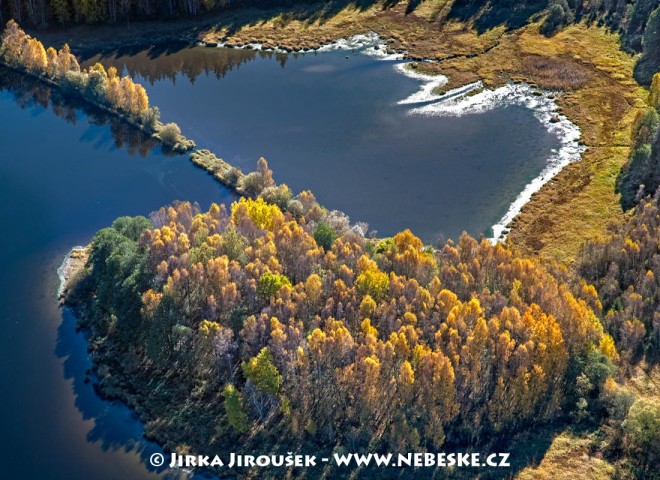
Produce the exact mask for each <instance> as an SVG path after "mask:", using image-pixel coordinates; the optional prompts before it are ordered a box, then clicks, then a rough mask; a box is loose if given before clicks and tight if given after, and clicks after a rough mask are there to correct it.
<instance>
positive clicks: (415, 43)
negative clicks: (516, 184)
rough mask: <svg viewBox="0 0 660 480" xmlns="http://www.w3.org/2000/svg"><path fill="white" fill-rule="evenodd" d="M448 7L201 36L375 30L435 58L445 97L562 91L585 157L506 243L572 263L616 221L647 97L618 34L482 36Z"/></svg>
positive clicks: (270, 21) (306, 17) (222, 26)
mask: <svg viewBox="0 0 660 480" xmlns="http://www.w3.org/2000/svg"><path fill="white" fill-rule="evenodd" d="M452 3H453V2H450V1H442V0H437V1H436V0H427V1H425V2H422V4H421V5H420V6H419V7H418V8H417V9H416V10H415V11H414V12H413V13H410V14H407V15H406V5H405V4H398V5H395V6H394V7H392V8H390V9H387V10H383V9H382V8H381V6H380V5H374V6H372V7H370V8H367V9H360V8H356V7H353V6H347V7H345V8H341V9H338V10H336V11H333V10H332V8H331V7H329V6H327V7H326V9H325V10H323V9H322V10H321V11H320V13H319V12H318V11H317V12H316V14H315V15H312V14H311V11H312V10H314V9H313V8H312V7H309V8H307V9H305V8H301V9H297V10H291V11H289V12H285V13H282V12H275V11H273V12H264V11H244V12H239V13H236V14H234V15H232V16H228V17H227V18H225V19H223V20H222V21H220V22H218V24H217V25H216V26H215V27H213V28H212V29H209V30H208V31H207V32H205V33H202V34H200V36H199V38H200V39H201V40H203V41H206V42H209V43H217V42H221V41H224V42H225V43H228V44H230V45H232V44H233V45H242V44H246V43H250V42H259V43H262V44H264V45H265V46H279V47H284V48H287V49H299V48H301V47H304V48H315V47H318V46H319V45H321V44H323V43H326V42H328V41H330V40H332V39H336V38H339V37H342V36H343V37H345V36H348V35H352V34H358V33H364V32H365V31H375V32H377V33H378V34H380V35H381V36H382V37H383V38H384V39H386V41H387V43H388V48H389V49H390V50H391V51H394V52H397V51H398V52H404V51H405V52H407V55H408V56H409V57H410V58H413V59H415V58H425V59H431V60H434V62H433V63H423V64H419V69H420V71H424V72H427V73H442V74H444V75H447V76H448V77H449V82H448V83H447V84H446V85H445V86H443V89H445V90H449V89H452V88H457V87H460V86H463V85H466V84H468V83H472V82H474V81H476V80H483V82H484V84H485V85H486V87H488V88H494V87H497V86H500V85H502V84H504V83H506V82H507V81H509V80H516V81H526V82H529V83H531V84H532V85H538V86H539V87H542V88H547V89H553V90H554V89H556V90H563V91H564V93H563V94H561V95H560V96H559V98H558V100H557V102H558V104H559V105H560V107H561V111H562V113H563V114H565V115H566V116H567V117H568V118H569V119H570V120H571V121H572V122H574V123H576V124H577V125H578V126H579V127H580V128H581V130H582V139H583V141H584V143H585V145H586V146H587V151H586V153H585V154H584V156H583V160H582V161H581V162H579V163H576V164H573V165H570V166H568V167H567V168H565V169H564V170H563V171H562V172H561V173H560V174H559V175H558V176H557V177H556V178H555V179H554V180H553V181H552V182H550V183H548V184H547V185H545V186H544V187H543V188H542V189H541V191H540V192H538V193H537V194H536V195H535V196H534V197H533V198H532V200H531V201H530V202H529V203H528V204H527V205H526V206H525V208H524V209H523V211H522V212H521V214H519V215H518V217H517V218H516V219H515V221H514V222H513V224H512V225H511V226H512V227H513V228H512V232H511V234H510V236H509V242H510V243H511V245H513V246H514V247H515V248H517V249H519V250H520V251H521V252H523V253H526V254H534V255H540V256H541V257H545V258H550V259H555V260H559V261H565V262H570V261H572V259H573V257H574V255H575V253H576V252H577V250H578V249H579V247H580V245H581V244H582V243H583V242H584V241H585V240H586V239H587V238H589V237H592V236H594V235H599V234H602V233H603V232H604V231H605V229H606V226H607V225H608V224H609V223H611V222H613V221H617V220H619V219H620V218H621V217H622V211H621V207H620V206H619V198H618V195H617V194H616V193H615V191H614V184H615V179H616V175H617V173H618V171H619V169H620V168H621V166H622V165H623V164H624V163H625V162H626V160H627V158H628V153H629V148H630V129H631V125H632V121H633V120H634V118H635V115H636V114H637V112H638V111H639V110H640V109H641V108H642V107H643V102H644V99H645V97H646V95H647V93H646V91H645V90H644V89H643V88H641V87H640V86H639V85H638V84H637V83H636V82H635V81H634V80H633V67H634V62H635V57H633V56H631V55H628V54H626V53H624V52H623V51H622V50H621V49H620V43H619V38H618V36H617V35H614V34H610V33H608V32H607V31H605V30H604V29H602V28H596V27H588V26H586V25H584V24H580V25H572V26H570V27H567V28H566V29H564V30H563V31H561V32H559V33H558V34H556V35H555V36H553V37H551V38H548V37H545V36H543V35H541V34H540V33H539V26H540V21H539V22H537V23H530V24H528V25H526V26H523V27H521V28H518V29H508V28H507V25H505V24H499V25H498V24H496V23H495V24H494V25H492V27H491V28H489V29H487V30H483V29H480V28H479V27H480V26H478V25H471V24H470V23H464V22H462V21H460V20H459V19H455V18H450V17H449V12H450V10H451V5H452ZM520 15H521V16H522V15H523V13H521V14H520ZM531 18H532V20H534V17H531Z"/></svg>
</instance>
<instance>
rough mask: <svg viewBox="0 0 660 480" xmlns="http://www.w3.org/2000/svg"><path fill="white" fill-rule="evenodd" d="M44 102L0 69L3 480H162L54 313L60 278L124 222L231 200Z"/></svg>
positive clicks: (64, 318) (179, 162) (191, 171)
mask: <svg viewBox="0 0 660 480" xmlns="http://www.w3.org/2000/svg"><path fill="white" fill-rule="evenodd" d="M18 78H19V79H20V77H18ZM35 96H36V98H37V100H35ZM45 99H48V95H47V89H43V88H36V86H35V85H34V83H33V82H32V83H31V82H29V81H25V82H21V81H18V82H17V76H16V75H15V74H10V73H8V72H7V71H6V70H4V69H0V119H1V120H2V128H0V145H2V153H1V154H0V222H1V223H2V226H3V228H2V229H0V259H1V263H2V269H0V285H2V289H1V290H0V313H1V315H2V317H1V320H0V321H1V322H2V335H0V425H2V435H3V438H4V441H3V443H2V445H3V446H2V459H3V462H2V463H3V465H2V475H0V476H2V478H12V479H20V478H26V479H35V478H43V479H49V480H74V479H87V478H94V479H99V480H105V479H107V480H116V479H117V478H131V479H134V478H135V479H143V478H144V479H147V478H156V476H155V474H153V473H150V472H149V471H148V470H147V469H146V468H145V465H144V463H143V460H144V458H148V455H149V454H151V453H153V452H155V451H158V450H157V447H156V446H155V445H152V444H150V443H148V442H145V441H144V440H142V428H141V426H140V424H139V422H137V421H136V420H135V417H134V416H133V414H132V413H131V412H130V410H129V409H128V408H126V407H124V406H121V405H119V404H114V403H109V402H105V401H102V400H101V399H100V398H99V397H98V396H97V395H96V394H95V392H94V389H93V388H92V385H91V384H85V381H84V379H85V371H86V370H87V369H88V368H90V366H91V365H90V361H89V358H88V357H87V348H86V341H85V339H84V337H83V336H82V335H81V334H78V333H76V331H75V318H74V317H73V315H72V314H71V313H70V312H68V311H65V312H64V314H62V311H61V310H60V309H59V308H58V305H57V300H56V292H57V288H58V282H59V280H58V277H57V272H56V270H57V268H58V266H59V264H60V263H61V262H62V259H63V257H64V255H65V254H66V253H67V252H68V251H69V249H70V248H71V247H72V246H74V245H80V244H86V243H87V242H89V241H90V240H91V238H92V236H93V235H94V233H95V232H96V231H97V230H98V229H100V228H103V227H104V226H107V225H109V224H110V223H112V221H113V220H114V219H115V218H116V217H118V216H121V215H140V214H141V215H147V214H149V212H150V211H152V210H155V209H157V208H159V207H160V206H162V205H165V204H167V203H170V202H172V201H174V200H177V199H189V200H193V201H198V202H199V203H200V205H201V206H202V208H205V209H206V208H208V207H209V205H210V204H211V202H214V201H215V202H226V201H229V200H231V199H232V198H234V197H233V196H232V194H230V193H229V192H228V191H227V190H226V189H224V188H222V187H221V186H219V185H218V184H217V183H216V182H215V181H213V179H212V178H211V177H210V176H208V175H207V174H206V173H205V172H204V171H202V170H199V169H198V168H196V167H194V166H193V165H192V163H190V161H189V160H188V158H187V157H185V156H173V157H167V156H165V155H163V154H162V153H161V152H160V151H159V149H158V148H153V147H152V148H147V149H146V150H144V149H143V151H142V152H141V153H140V151H139V150H140V147H139V145H138V143H137V142H136V140H137V139H136V138H135V136H134V135H133V138H131V136H130V135H121V133H122V128H121V125H117V124H114V125H113V124H111V123H106V122H108V119H107V118H106V119H103V118H91V117H88V116H87V115H85V114H84V112H82V111H81V110H80V109H78V108H73V107H69V106H66V105H55V106H53V105H52V104H51V103H50V101H49V106H48V107H44V101H45ZM55 112H57V113H58V114H59V115H60V116H58V115H56V113H55ZM64 119H66V120H64ZM124 133H125V132H124ZM142 140H143V139H142ZM117 141H119V142H121V143H123V144H124V146H123V147H121V148H119V147H117V146H116V142H117ZM129 150H130V151H129ZM131 152H133V153H131Z"/></svg>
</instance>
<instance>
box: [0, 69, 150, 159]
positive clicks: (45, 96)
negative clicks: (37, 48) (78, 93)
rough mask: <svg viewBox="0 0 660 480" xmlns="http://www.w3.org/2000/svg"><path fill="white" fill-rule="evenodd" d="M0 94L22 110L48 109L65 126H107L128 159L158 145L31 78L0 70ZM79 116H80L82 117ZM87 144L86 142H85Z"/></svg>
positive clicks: (84, 104) (142, 134)
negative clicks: (5, 95) (8, 95)
mask: <svg viewBox="0 0 660 480" xmlns="http://www.w3.org/2000/svg"><path fill="white" fill-rule="evenodd" d="M0 92H7V93H10V94H11V95H12V96H13V98H14V101H15V102H16V104H17V105H18V106H19V107H21V108H22V109H30V108H33V107H35V106H40V107H42V108H45V109H50V110H51V111H52V112H53V113H54V114H55V115H56V116H57V117H59V118H61V119H62V120H64V121H65V122H66V123H69V124H72V125H76V124H77V123H78V122H79V121H80V118H84V119H85V121H87V122H88V123H90V124H92V125H96V126H98V127H103V126H105V125H107V126H108V127H109V129H110V133H111V134H112V138H113V139H114V144H115V146H116V147H117V148H120V149H121V148H125V149H126V150H127V151H128V153H129V154H130V155H140V156H141V157H145V156H146V155H147V154H148V152H149V151H150V150H152V149H153V148H154V147H156V146H157V145H158V142H157V141H155V140H154V139H152V138H151V137H150V136H149V135H146V134H145V133H143V132H142V131H140V130H138V129H137V128H134V127H132V126H130V125H128V124H127V123H125V122H122V121H121V120H119V119H118V118H117V117H115V116H113V115H109V114H107V113H105V112H103V111H102V110H99V109H98V108H95V107H94V106H92V105H90V104H88V103H87V102H84V101H81V100H76V99H74V98H71V97H67V96H65V95H63V94H62V93H61V92H60V91H59V89H56V88H53V87H51V86H49V85H46V84H45V83H43V82H40V81H39V80H36V79H34V78H32V77H27V76H25V75H21V74H20V73H17V72H15V71H13V70H10V69H8V68H5V67H1V66H0ZM81 114H82V115H81ZM88 140H89V139H88Z"/></svg>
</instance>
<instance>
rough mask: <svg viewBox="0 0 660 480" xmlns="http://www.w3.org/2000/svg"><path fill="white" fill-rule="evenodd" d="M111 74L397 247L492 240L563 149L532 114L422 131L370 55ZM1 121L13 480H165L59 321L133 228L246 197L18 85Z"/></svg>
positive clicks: (211, 141) (403, 82)
mask: <svg viewBox="0 0 660 480" xmlns="http://www.w3.org/2000/svg"><path fill="white" fill-rule="evenodd" d="M346 56H348V57H349V58H346ZM102 60H103V62H104V63H106V64H111V63H114V64H116V65H119V66H121V67H125V68H126V69H127V71H129V72H131V74H133V75H134V76H136V77H137V78H138V79H140V80H141V81H144V82H145V84H146V86H147V89H148V92H149V95H150V98H151V102H152V104H154V105H157V106H159V107H160V108H161V110H162V112H163V119H164V120H166V121H176V122H178V123H179V124H180V125H181V126H182V128H183V131H184V133H185V134H186V135H187V136H189V137H190V138H193V139H194V140H196V141H197V142H198V143H199V144H200V146H202V147H208V148H212V149H213V150H214V151H216V152H217V153H218V154H219V155H221V156H223V157H224V158H225V159H226V160H228V161H230V162H232V163H235V164H236V165H238V166H240V167H242V168H243V169H245V170H250V169H252V168H253V166H254V165H255V164H256V161H257V159H258V157H259V156H262V155H263V156H265V157H266V158H267V159H268V160H269V162H270V165H271V168H272V169H273V170H274V172H275V178H276V179H277V180H278V181H280V182H284V183H287V184H289V185H290V186H291V187H292V188H293V189H294V190H295V191H300V190H303V189H311V190H312V191H313V192H314V193H315V194H316V195H317V197H318V199H319V200H320V201H321V202H322V203H323V204H324V205H326V206H327V207H328V208H331V209H340V210H345V211H346V212H347V213H349V214H350V215H351V217H352V218H353V220H354V221H366V222H368V223H369V224H370V225H371V228H373V229H375V230H377V231H378V234H380V235H387V234H391V233H394V232H396V231H399V230H401V229H403V228H411V229H412V230H413V231H414V232H415V233H416V234H418V235H420V236H421V237H422V238H424V239H425V240H428V241H434V240H437V239H441V238H448V237H454V238H455V237H456V236H457V235H458V234H459V233H460V232H461V231H463V230H467V231H468V232H470V233H472V234H475V235H479V234H481V233H486V234H487V233H488V231H489V227H490V226H491V225H492V224H493V223H495V222H497V221H498V220H499V218H500V217H501V216H502V215H503V214H504V212H505V211H506V210H507V208H508V205H509V204H510V203H511V201H513V199H515V197H516V195H517V194H518V193H519V192H520V191H521V190H522V189H523V187H524V186H525V185H526V184H527V183H528V182H529V181H530V180H531V179H532V178H534V177H535V176H537V175H538V173H539V172H540V171H541V170H542V169H543V168H544V166H545V159H546V158H547V156H548V155H549V154H550V152H551V151H552V150H553V149H555V148H557V146H558V139H557V137H556V136H555V135H554V134H551V133H548V131H547V130H546V128H545V127H544V126H543V125H542V124H541V123H540V121H538V120H537V118H536V117H535V116H534V114H533V113H532V111H530V110H529V109H526V108H523V107H521V106H508V107H507V106H502V107H498V108H495V109H492V110H490V111H488V112H485V113H482V114H479V115H467V116H461V117H447V118H444V117H440V118H438V117H425V116H417V115H411V114H410V106H406V105H399V104H398V101H400V100H401V99H403V98H406V97H408V96H409V95H411V94H412V93H414V92H415V91H416V90H417V89H418V88H419V86H420V83H419V82H418V81H416V80H414V79H412V78H409V77H406V76H404V75H401V74H399V73H397V72H396V71H395V70H394V68H393V67H394V65H395V62H391V61H390V62H388V61H379V60H377V59H374V58H371V57H368V56H365V55H355V54H353V53H348V54H346V52H330V53H324V54H318V55H314V54H305V55H298V56H293V55H291V56H285V55H280V54H266V53H257V52H254V51H245V50H226V49H208V48H199V47H194V48H188V47H186V48H182V47H166V48H163V49H159V50H155V49H152V50H150V51H138V52H117V54H116V55H110V56H107V55H106V56H104V58H103V59H102ZM0 121H1V122H2V128H0V145H2V153H1V154H0V222H2V225H3V228H2V229H1V230H0V256H1V260H2V265H3V268H2V269H1V270H0V284H2V285H3V289H2V290H1V291H0V306H1V308H0V313H1V314H2V317H1V321H2V328H3V334H2V335H1V336H0V424H1V425H2V428H3V430H2V432H3V436H4V438H5V442H4V444H3V450H2V456H3V460H4V462H3V477H4V476H6V477H7V478H16V479H18V478H26V479H27V478H29V479H33V478H47V479H51V480H60V479H61V480H72V479H87V478H94V479H95V480H105V479H108V480H110V479H117V478H130V479H151V478H159V474H158V472H154V471H152V470H151V469H150V468H148V467H147V465H146V464H147V459H148V458H149V455H151V454H152V453H153V452H158V451H160V450H159V449H158V447H157V446H155V445H153V444H151V443H149V442H146V441H144V440H143V439H142V431H143V430H142V427H141V425H140V423H139V422H138V421H136V418H135V416H134V415H133V414H132V413H131V411H130V410H129V409H128V408H126V407H125V406H122V405H120V404H116V403H110V402H106V401H102V400H101V399H100V398H99V397H97V395H96V394H95V392H94V389H93V386H92V384H91V383H86V381H85V379H86V377H87V371H88V369H89V368H90V361H89V359H88V357H87V351H86V342H85V339H84V337H83V335H81V334H78V333H76V332H75V318H74V317H73V315H72V314H71V312H69V311H67V310H65V311H62V310H61V309H60V308H59V307H58V304H57V300H56V291H57V288H58V277H57V274H56V270H57V267H58V266H59V264H60V263H61V261H62V259H63V257H64V256H65V254H66V253H67V252H68V251H69V249H70V248H71V247H72V246H74V245H84V244H87V243H88V242H89V241H90V240H91V238H92V236H93V234H94V233H95V232H96V231H97V230H98V229H100V228H102V227H104V226H107V225H109V224H110V223H111V222H112V221H113V220H114V219H115V218H116V217H118V216H122V215H138V214H140V215H148V214H149V212H150V211H152V210H155V209H157V208H159V207H160V206H162V205H165V204H168V203H170V202H172V201H174V200H177V199H181V200H191V201H197V202H199V204H200V205H201V207H202V208H204V209H206V208H208V206H209V204H210V203H211V202H229V201H231V200H232V199H234V198H235V197H234V196H233V194H231V193H230V192H228V191H227V190H226V189H224V188H223V187H221V186H220V185H219V184H217V183H216V182H215V181H214V180H213V179H212V178H211V177H210V176H209V175H207V174H206V173H205V172H204V171H202V170H199V169H197V168H196V167H194V166H193V165H192V164H191V163H190V161H189V160H188V159H187V157H185V156H167V155H165V154H163V153H162V152H161V151H160V149H159V148H158V146H155V145H153V144H150V143H149V141H147V140H146V139H144V138H142V137H141V136H140V135H139V134H136V133H135V132H134V131H132V130H130V129H127V128H126V127H125V126H124V125H122V124H120V123H118V122H116V121H112V120H110V119H108V118H104V117H100V116H98V115H92V114H91V112H88V111H85V110H84V108H82V107H81V106H76V105H71V104H67V103H66V102H63V101H61V100H59V99H57V96H54V97H53V96H51V95H50V92H49V91H48V89H45V88H43V87H39V86H38V85H35V84H34V82H30V81H29V80H26V79H23V78H21V77H20V76H17V75H16V74H13V73H10V72H7V71H5V70H0Z"/></svg>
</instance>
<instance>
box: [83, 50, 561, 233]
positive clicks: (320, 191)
mask: <svg viewBox="0 0 660 480" xmlns="http://www.w3.org/2000/svg"><path fill="white" fill-rule="evenodd" d="M347 56H348V58H347ZM95 61H101V62H102V63H104V64H106V65H114V66H116V67H118V69H119V70H120V71H122V70H124V69H126V70H127V71H128V72H129V73H130V74H131V75H133V76H134V77H135V78H136V79H138V80H139V81H140V82H142V83H143V84H145V86H146V87H147V90H148V93H149V97H150V100H151V102H152V103H153V104H154V105H158V106H159V108H160V109H161V111H162V114H163V118H164V119H165V120H166V121H175V122H177V123H178V124H179V125H181V126H182V128H183V131H184V133H185V134H186V135H187V136H189V137H190V138H194V139H195V140H196V141H197V142H198V143H199V144H200V145H201V146H203V147H207V148H210V149H212V150H213V151H215V152H217V153H218V154H219V156H221V157H223V158H224V159H225V160H227V161H229V162H230V163H232V164H235V165H237V166H240V167H241V168H242V169H244V170H245V171H251V170H254V168H255V165H256V161H257V159H258V158H259V157H260V156H264V157H265V158H266V159H267V160H268V162H269V164H270V167H271V168H272V169H273V171H274V176H275V179H276V181H278V182H283V183H286V184H287V185H289V186H290V187H291V188H292V189H293V190H294V191H295V192H299V191H301V190H305V189H310V190H312V192H314V194H315V195H316V196H317V198H318V200H319V201H320V202H321V204H323V205H325V206H326V207H328V208H330V209H338V210H342V211H345V212H346V213H348V214H349V215H350V216H351V218H352V219H353V220H355V221H366V222H368V223H369V224H370V226H371V228H373V229H375V230H377V231H378V233H379V234H380V235H382V236H385V235H391V234H394V233H396V232H398V231H401V230H402V229H404V228H410V229H412V231H413V232H414V233H416V234H417V235H419V236H421V237H422V238H423V239H424V240H426V241H428V242H434V241H437V240H438V239H440V240H444V239H447V238H454V239H455V238H456V237H458V236H459V235H460V233H461V232H462V231H464V230H465V231H467V232H468V233H470V234H472V235H475V236H479V235H481V234H486V235H488V234H490V227H491V226H492V225H493V224H495V223H496V222H497V221H498V220H500V218H501V217H502V216H503V215H504V213H506V211H507V209H508V206H509V205H510V204H511V203H512V202H513V200H514V199H515V198H516V196H517V195H518V194H519V193H520V192H521V191H522V190H523V189H524V187H525V185H526V184H527V183H528V182H529V181H530V180H531V179H532V178H534V177H536V176H537V175H538V174H539V172H540V171H541V170H542V169H543V167H544V166H545V164H546V159H547V158H548V157H549V156H550V155H551V151H552V149H554V148H558V147H559V146H560V144H559V140H558V138H557V137H556V136H555V135H554V134H551V133H548V131H547V130H546V128H545V127H544V126H543V125H542V124H541V123H540V121H539V120H537V119H536V117H535V116H534V114H533V112H532V111H531V110H529V109H527V108H524V107H521V106H509V107H499V108H496V109H494V110H491V111H488V112H486V113H483V114H478V115H466V116H462V117H443V118H439V117H423V116H411V115H410V114H409V111H410V106H409V105H408V106H407V105H398V104H397V102H398V101H399V100H402V99H404V98H406V97H408V96H409V95H410V94H412V93H413V92H415V91H416V90H418V89H419V87H420V85H421V83H420V82H419V81H418V80H415V79H412V78H409V77H406V76H404V75H402V74H400V73H398V72H397V71H395V69H394V65H395V64H396V62H392V61H380V60H377V59H375V58H372V57H369V56H367V55H363V54H355V53H352V52H348V54H347V52H344V51H339V52H326V53H318V54H314V53H307V54H300V55H296V56H292V55H289V56H286V55H282V54H273V53H266V52H254V51H245V50H235V49H234V50H232V49H216V48H212V49H209V48H204V47H194V48H182V49H179V50H177V49H175V48H174V49H172V50H171V51H156V50H152V51H142V52H137V53H121V52H120V53H115V54H111V55H110V54H108V55H103V56H95V57H93V58H91V59H89V61H88V63H93V62H95Z"/></svg>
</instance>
